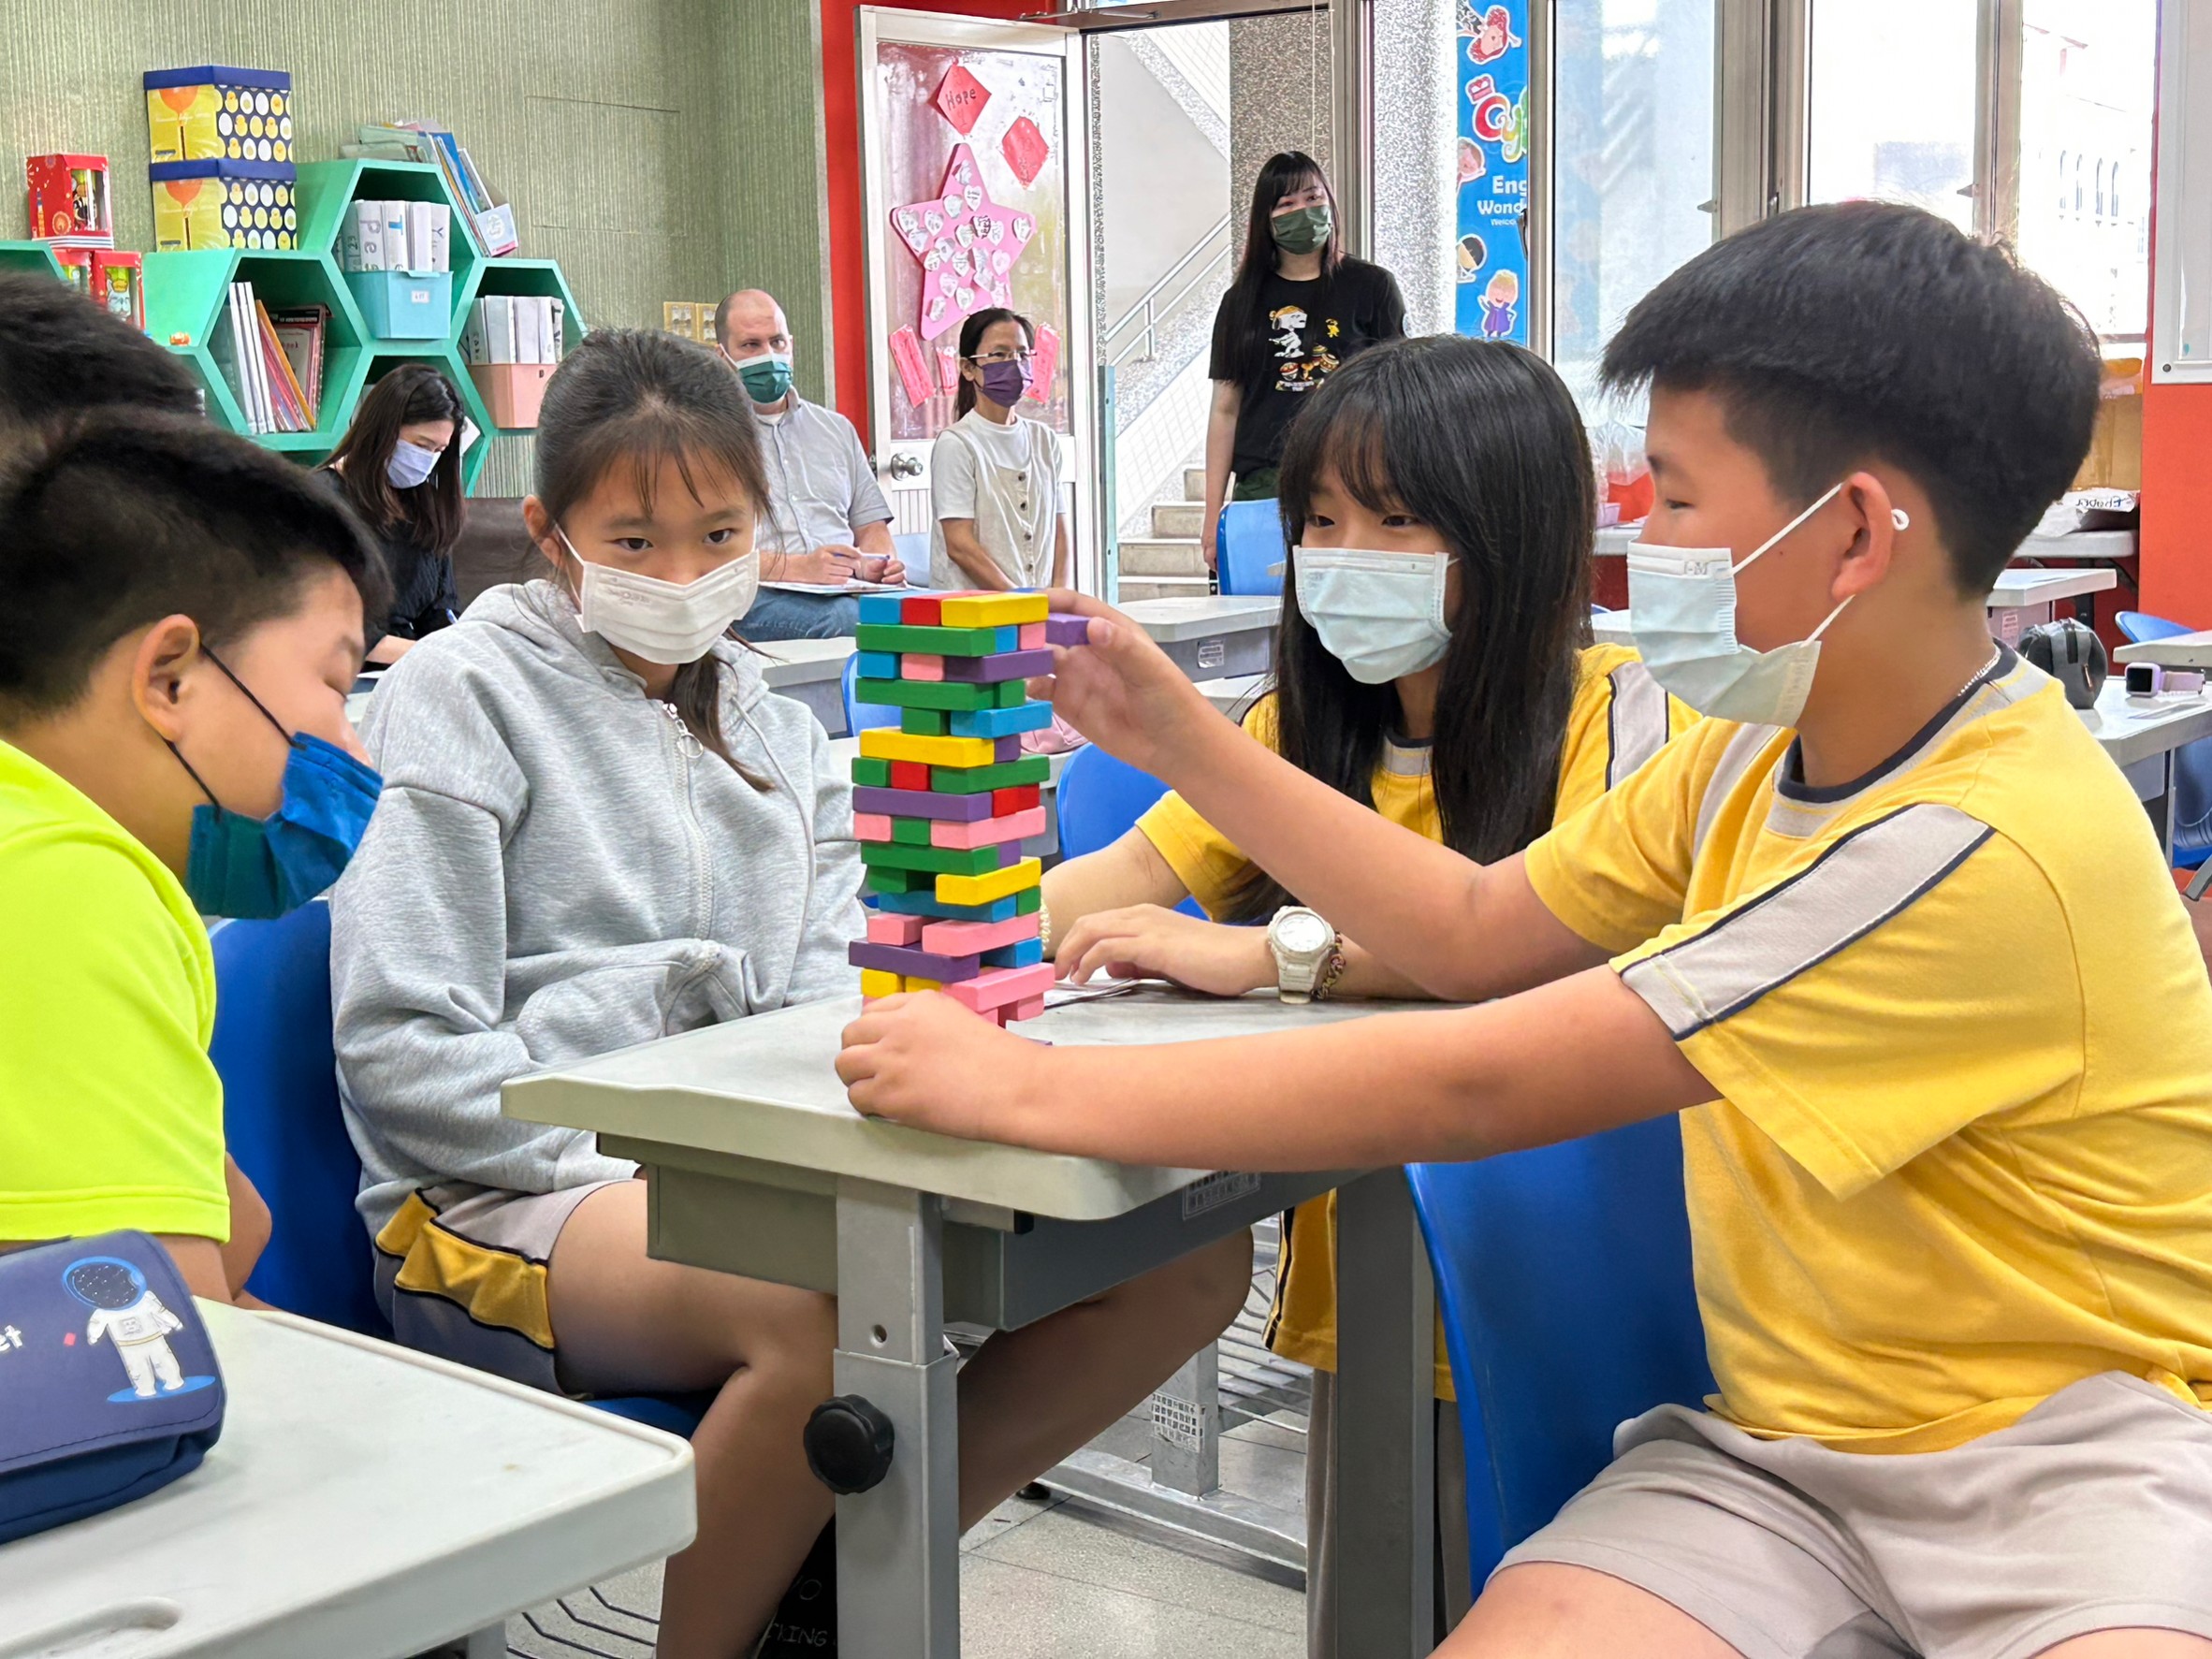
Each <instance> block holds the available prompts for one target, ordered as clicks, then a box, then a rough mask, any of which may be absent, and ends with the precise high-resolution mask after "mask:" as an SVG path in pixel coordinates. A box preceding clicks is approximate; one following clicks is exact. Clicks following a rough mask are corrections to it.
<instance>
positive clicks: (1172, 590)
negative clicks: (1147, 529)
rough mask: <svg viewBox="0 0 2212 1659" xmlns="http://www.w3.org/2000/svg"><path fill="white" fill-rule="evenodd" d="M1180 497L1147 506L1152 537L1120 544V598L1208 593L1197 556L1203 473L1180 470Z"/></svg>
mask: <svg viewBox="0 0 2212 1659" xmlns="http://www.w3.org/2000/svg"><path fill="white" fill-rule="evenodd" d="M1182 486H1183V494H1182V495H1181V496H1180V497H1168V498H1163V499H1162V500H1159V501H1157V502H1154V503H1153V505H1152V524H1151V531H1152V533H1151V534H1150V535H1149V536H1144V537H1142V538H1134V539H1132V538H1128V537H1125V538H1124V539H1123V541H1122V544H1121V597H1122V599H1123V600H1124V601H1128V600H1132V599H1168V598H1181V597H1185V596H1187V595H1190V594H1202V593H1205V592H1207V591H1208V590H1209V589H1210V587H1211V584H1212V578H1211V577H1210V576H1209V575H1208V574H1207V571H1206V560H1205V556H1204V555H1203V554H1201V552H1200V551H1199V533H1200V525H1201V521H1202V520H1203V519H1204V517H1205V514H1206V502H1205V497H1206V470H1205V468H1203V467H1195V466H1186V467H1185V468H1183V469H1182Z"/></svg>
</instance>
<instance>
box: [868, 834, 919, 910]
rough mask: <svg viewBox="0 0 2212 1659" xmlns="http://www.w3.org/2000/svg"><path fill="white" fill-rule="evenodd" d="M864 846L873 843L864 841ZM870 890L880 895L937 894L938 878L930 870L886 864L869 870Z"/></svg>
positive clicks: (894, 896)
mask: <svg viewBox="0 0 2212 1659" xmlns="http://www.w3.org/2000/svg"><path fill="white" fill-rule="evenodd" d="M862 844H863V845H864V846H866V845H872V843H867V842H864V843H862ZM867 886H868V891H869V892H870V893H873V894H875V895H878V896H879V897H883V896H888V897H893V898H896V897H900V896H902V895H906V894H910V893H927V894H933V895H934V894H935V893H936V891H937V878H936V875H935V873H934V872H932V871H929V870H910V869H904V868H901V867H899V866H895V865H885V866H882V867H881V868H880V869H869V870H868V871H867Z"/></svg>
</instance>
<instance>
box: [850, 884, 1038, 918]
mask: <svg viewBox="0 0 2212 1659" xmlns="http://www.w3.org/2000/svg"><path fill="white" fill-rule="evenodd" d="M876 908H877V909H878V910H888V911H889V912H891V913H892V914H893V915H895V916H928V917H931V918H933V919H935V920H938V921H941V922H1005V921H1009V920H1011V918H1012V917H1013V915H1014V913H1015V911H1014V900H1013V899H1011V898H995V899H993V900H992V901H991V902H990V903H989V904H987V905H948V904H939V902H938V897H937V895H936V894H935V893H932V892H930V891H928V890H926V889H924V891H922V892H920V893H879V894H877V895H876Z"/></svg>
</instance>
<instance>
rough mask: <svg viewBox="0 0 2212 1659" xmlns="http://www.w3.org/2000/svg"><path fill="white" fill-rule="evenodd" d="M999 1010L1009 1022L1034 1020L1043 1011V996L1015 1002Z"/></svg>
mask: <svg viewBox="0 0 2212 1659" xmlns="http://www.w3.org/2000/svg"><path fill="white" fill-rule="evenodd" d="M1002 1012H1003V1013H1004V1014H1005V1015H1006V1017H1007V1020H1008V1022H1009V1023H1010V1024H1011V1022H1012V1021H1015V1020H1034V1019H1037V1018H1038V1017H1040V1016H1041V1014H1042V1013H1043V1012H1044V998H1043V997H1030V998H1029V1000H1028V1001H1026V1002H1017V1003H1016V1004H1014V1006H1013V1007H1011V1008H1009V1009H1004V1010H1002Z"/></svg>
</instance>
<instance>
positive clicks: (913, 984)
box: [907, 974, 945, 991]
mask: <svg viewBox="0 0 2212 1659" xmlns="http://www.w3.org/2000/svg"><path fill="white" fill-rule="evenodd" d="M944 988H945V982H944V981H942V980H925V979H922V978H919V977H918V976H916V975H914V974H909V975H907V989H908V990H910V991H941V990H943V989H944Z"/></svg>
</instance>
